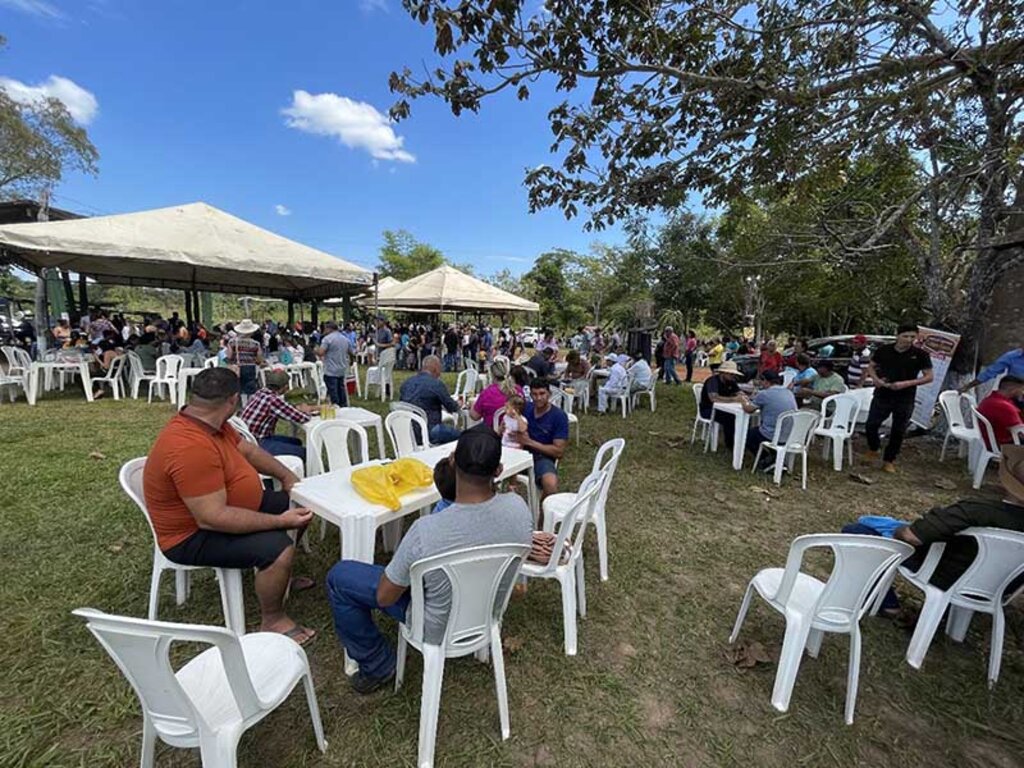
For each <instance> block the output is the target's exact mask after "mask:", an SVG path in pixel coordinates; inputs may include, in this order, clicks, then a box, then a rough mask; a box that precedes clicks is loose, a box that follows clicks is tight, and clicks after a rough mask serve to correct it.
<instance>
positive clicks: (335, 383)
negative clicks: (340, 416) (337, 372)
mask: <svg viewBox="0 0 1024 768" xmlns="http://www.w3.org/2000/svg"><path fill="white" fill-rule="evenodd" d="M324 384H326V385H327V397H328V398H329V399H330V401H331V402H332V403H334V404H335V405H340V406H341V407H342V408H344V407H346V406H347V405H348V390H347V389H346V388H345V377H344V376H324Z"/></svg>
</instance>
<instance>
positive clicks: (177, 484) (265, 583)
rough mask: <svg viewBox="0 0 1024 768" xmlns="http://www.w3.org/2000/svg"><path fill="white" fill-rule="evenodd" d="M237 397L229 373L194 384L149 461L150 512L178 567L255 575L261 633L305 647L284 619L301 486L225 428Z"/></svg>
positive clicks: (213, 372) (305, 519)
mask: <svg viewBox="0 0 1024 768" xmlns="http://www.w3.org/2000/svg"><path fill="white" fill-rule="evenodd" d="M239 389H240V387H239V382H238V376H236V375H235V373H234V372H233V371H231V370H230V369H229V368H208V369H207V370H205V371H203V372H202V373H200V374H199V375H198V376H196V378H195V380H194V384H193V389H192V397H191V399H190V400H189V404H188V405H187V406H186V407H184V408H182V409H181V410H180V411H179V412H178V413H177V414H176V415H175V416H174V418H172V419H171V420H170V421H169V422H168V423H167V425H166V426H165V427H164V428H163V430H161V432H160V435H159V436H158V437H157V439H156V443H154V445H153V448H152V450H151V451H150V453H149V457H148V458H147V459H146V469H145V474H144V475H143V489H144V493H145V496H146V507H147V509H148V510H149V515H150V518H151V519H152V521H153V528H154V529H155V530H156V536H157V544H158V545H159V547H160V550H161V551H162V552H163V553H164V555H165V556H166V557H167V558H168V559H169V560H171V561H172V562H175V563H180V564H182V565H203V566H210V567H215V568H256V569H257V573H256V595H257V597H258V598H259V602H260V611H261V613H262V623H261V625H260V629H261V630H263V631H267V632H280V633H282V634H285V635H287V636H289V637H291V638H293V639H294V640H295V641H296V642H298V643H299V644H305V643H306V642H308V641H309V640H311V639H312V638H313V636H314V634H315V633H314V632H313V631H312V630H310V629H307V628H305V627H302V626H300V625H299V624H297V623H296V622H295V621H293V620H292V619H290V618H289V617H288V615H287V614H286V613H285V612H284V594H285V590H286V589H287V587H288V583H289V580H290V579H291V573H292V561H293V559H294V556H295V546H294V544H293V542H292V539H291V537H290V536H289V535H288V533H287V531H289V530H293V529H296V530H299V531H300V533H301V531H302V530H303V529H305V527H306V526H307V525H308V524H309V522H310V520H311V518H312V512H310V511H309V510H308V509H303V508H295V509H289V508H288V503H289V501H288V491H289V490H290V489H291V487H292V486H293V485H294V484H295V483H296V482H297V481H298V478H297V477H296V476H295V475H294V474H292V473H291V472H290V471H289V470H288V469H287V468H286V467H285V466H284V465H283V464H281V463H280V462H278V461H277V459H275V458H274V457H273V456H271V455H270V454H269V453H267V452H266V451H264V450H263V449H261V448H259V447H258V446H256V445H253V444H251V443H248V442H246V441H245V440H243V439H242V438H241V437H240V436H239V434H238V433H237V432H236V431H235V430H234V429H233V428H232V427H231V425H230V424H228V423H227V420H228V418H230V417H231V415H232V414H234V412H235V410H236V409H237V407H238V400H239ZM260 473H263V474H264V475H269V476H270V477H273V478H276V479H278V480H279V481H280V482H281V487H282V489H283V490H281V491H267V490H264V488H263V483H262V481H261V480H260Z"/></svg>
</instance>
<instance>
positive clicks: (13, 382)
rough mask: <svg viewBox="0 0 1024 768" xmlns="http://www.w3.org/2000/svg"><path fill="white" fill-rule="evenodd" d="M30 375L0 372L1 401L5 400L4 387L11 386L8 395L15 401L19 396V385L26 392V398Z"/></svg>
mask: <svg viewBox="0 0 1024 768" xmlns="http://www.w3.org/2000/svg"><path fill="white" fill-rule="evenodd" d="M27 380H28V375H25V376H9V375H8V374H6V373H0V401H2V400H3V391H4V387H10V390H9V391H8V395H9V396H10V398H11V402H12V403H13V402H14V400H15V397H16V396H17V391H16V389H17V387H21V391H22V392H23V393H25V396H26V398H27V397H28V383H27Z"/></svg>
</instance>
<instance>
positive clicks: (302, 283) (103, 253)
mask: <svg viewBox="0 0 1024 768" xmlns="http://www.w3.org/2000/svg"><path fill="white" fill-rule="evenodd" d="M4 262H7V263H13V264H17V265H19V266H22V267H24V268H26V269H30V270H33V271H36V272H38V271H39V270H40V269H42V268H45V267H60V268H61V269H66V270H70V271H72V272H78V273H79V274H84V275H88V276H89V277H93V278H95V279H97V280H99V281H100V282H106V283H120V284H124V285H146V286H154V287H158V288H179V289H182V290H199V291H214V292H219V293H247V294H251V295H259V296H273V297H277V298H282V299H314V298H324V297H328V296H338V295H342V294H346V293H355V292H363V291H365V290H366V289H367V287H368V286H372V285H373V273H372V272H369V271H367V270H365V269H363V268H362V267H359V266H356V265H355V264H351V263H349V262H347V261H342V260H341V259H338V258H336V257H334V256H331V255H329V254H327V253H324V252H323V251H318V250H316V249H315V248H310V247H309V246H307V245H303V244H302V243H297V242H295V241H294V240H289V239H288V238H286V237H282V236H281V235H277V234H274V233H273V232H268V231H267V230H265V229H261V228H260V227H257V226H256V225H255V224H250V223H249V222H247V221H243V220H242V219H239V218H236V217H234V216H232V215H230V214H227V213H225V212H224V211H220V210H218V209H216V208H214V207H212V206H210V205H207V204H206V203H191V204H189V205H178V206H174V207H171V208H157V209H155V210H152V211H139V212H138V213H124V214H118V215H114V216H97V217H94V218H89V219H74V220H71V221H50V222H40V223H32V224H9V225H7V226H0V263H4Z"/></svg>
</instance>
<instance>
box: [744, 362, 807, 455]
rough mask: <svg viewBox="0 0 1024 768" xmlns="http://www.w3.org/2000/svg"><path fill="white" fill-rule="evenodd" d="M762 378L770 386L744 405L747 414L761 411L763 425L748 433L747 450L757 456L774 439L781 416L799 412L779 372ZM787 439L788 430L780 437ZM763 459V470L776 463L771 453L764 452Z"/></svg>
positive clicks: (750, 429)
mask: <svg viewBox="0 0 1024 768" xmlns="http://www.w3.org/2000/svg"><path fill="white" fill-rule="evenodd" d="M761 378H762V379H764V380H765V383H767V384H768V386H767V387H765V388H764V389H762V390H761V391H760V392H758V393H757V394H756V395H754V397H753V398H752V399H751V401H750V402H749V403H744V404H743V410H744V411H746V412H747V413H753V412H754V411H756V410H760V411H761V425H760V426H758V427H755V426H751V427H750V428H749V430H748V431H747V450H748V451H750V452H751V453H752V454H754V455H755V456H756V455H757V449H758V448H759V447H760V446H761V443H762V442H764V441H765V440H771V439H772V437H774V435H775V424H776V422H778V420H779V416H781V415H782V414H783V413H785V412H786V411H795V410H797V405H796V397H795V396H794V395H793V392H792V390H789V389H787V388H786V387H785V386H783V384H782V375H781V374H780V373H779V372H778V371H771V370H768V371H765V372H764V373H762V374H761ZM787 437H789V430H788V429H787V430H785V431H784V432H783V433H782V434H780V435H779V438H780V439H781V440H785V439H786V438H787ZM761 457H762V458H761V467H762V468H763V467H764V466H766V465H767V464H769V463H774V462H772V459H773V458H774V456H773V455H772V454H771V452H770V451H763V452H762V453H761Z"/></svg>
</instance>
